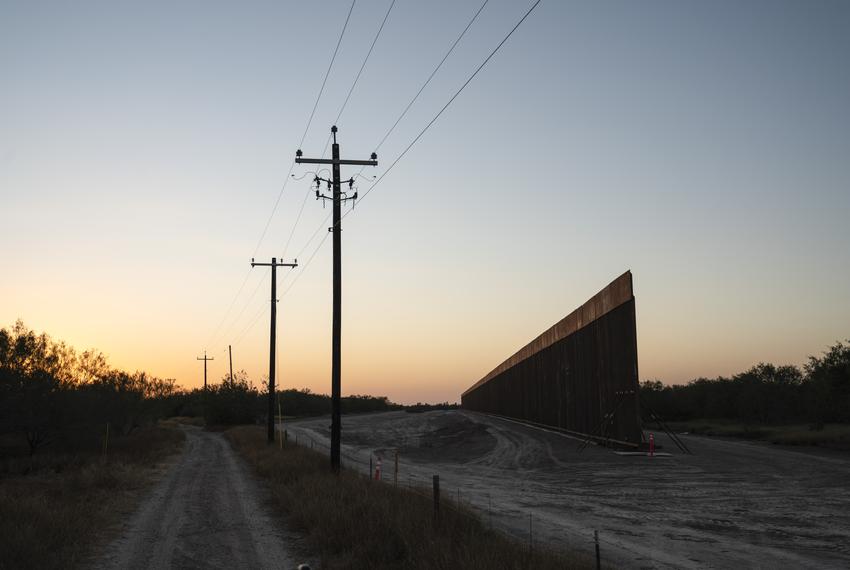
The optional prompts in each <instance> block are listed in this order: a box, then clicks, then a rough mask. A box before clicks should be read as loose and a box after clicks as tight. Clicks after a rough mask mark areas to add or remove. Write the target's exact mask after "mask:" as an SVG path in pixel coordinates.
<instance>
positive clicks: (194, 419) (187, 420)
mask: <svg viewBox="0 0 850 570" xmlns="http://www.w3.org/2000/svg"><path fill="white" fill-rule="evenodd" d="M159 425H161V426H164V427H177V426H178V425H186V426H197V427H204V425H206V422H205V421H204V418H201V417H198V416H174V417H171V418H168V419H167V420H159Z"/></svg>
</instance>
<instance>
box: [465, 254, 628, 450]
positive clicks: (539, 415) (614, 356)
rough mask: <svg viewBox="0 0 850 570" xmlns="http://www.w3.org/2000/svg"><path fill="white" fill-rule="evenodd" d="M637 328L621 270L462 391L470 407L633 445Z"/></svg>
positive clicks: (467, 407)
mask: <svg viewBox="0 0 850 570" xmlns="http://www.w3.org/2000/svg"><path fill="white" fill-rule="evenodd" d="M637 390H638V367H637V330H636V324H635V298H634V293H633V289H632V274H631V272H630V271H626V272H625V273H624V274H623V275H621V276H620V277H618V278H617V279H615V280H614V281H613V282H611V283H610V284H609V285H608V286H607V287H605V288H604V289H602V291H600V292H599V293H597V294H596V295H594V296H593V297H591V298H590V300H588V301H587V302H586V303H585V304H583V305H582V306H581V307H579V308H578V309H576V310H575V311H573V312H572V313H570V314H569V315H567V316H566V317H565V318H564V319H562V320H561V321H559V322H558V323H556V324H555V325H554V326H552V327H551V328H549V329H548V330H546V331H545V332H544V333H543V334H541V335H540V336H538V337H537V338H535V339H534V340H532V341H531V342H530V343H528V344H527V345H526V346H524V347H523V348H521V349H520V350H519V351H517V352H516V354H514V355H513V356H511V357H510V358H508V359H507V360H506V361H505V362H503V363H502V364H500V365H499V366H497V367H496V368H495V369H494V370H493V371H492V372H490V373H489V374H488V375H487V376H485V377H484V378H482V379H481V380H479V381H478V382H476V383H475V384H473V385H472V386H471V387H470V388H469V389H467V390H466V391H465V392H464V393H463V394H462V395H461V405H462V407H463V408H465V409H468V410H474V411H478V412H485V413H490V414H496V415H501V416H506V417H510V418H516V419H520V420H525V421H529V422H533V423H538V424H543V425H547V426H553V427H556V428H559V429H561V430H563V431H567V432H572V433H576V434H583V435H589V436H596V437H601V436H602V435H603V433H602V424H603V420H605V418H606V417H607V416H608V415H610V414H612V413H614V412H615V411H616V413H615V414H614V418H613V420H612V421H610V422H609V423H608V424H607V429H606V430H605V433H604V435H605V437H606V438H608V439H611V440H613V441H615V442H619V443H624V444H628V445H637V444H639V443H640V441H641V427H640V417H639V410H638V395H637Z"/></svg>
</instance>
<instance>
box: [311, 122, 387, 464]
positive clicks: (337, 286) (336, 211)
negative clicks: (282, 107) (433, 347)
mask: <svg viewBox="0 0 850 570" xmlns="http://www.w3.org/2000/svg"><path fill="white" fill-rule="evenodd" d="M336 131H337V128H336V125H334V126H333V127H331V133H333V139H334V142H333V147H332V148H333V153H332V155H331V156H332V158H330V159H326V158H302V153H301V149H298V150H297V151H296V152H295V162H296V163H297V164H330V165H332V170H333V180H327V179H324V178H319V177H318V176H316V177H315V178H314V182H315V183H316V199H317V200H318V199H320V198H321V199H324V200H331V201H333V222H334V225H333V227H331V228H328V231H331V232H333V240H334V247H333V249H334V260H333V280H334V287H333V289H334V290H333V336H332V341H331V344H332V347H333V355H332V357H331V468H332V469H333V470H334V471H335V472H338V471H339V465H340V463H339V451H340V436H341V432H342V424H341V423H340V422H341V418H340V411H341V410H340V394H341V382H340V371H341V366H342V365H341V358H340V356H341V355H340V351H341V346H340V336H341V334H340V333H341V330H342V236H341V232H342V223H341V218H342V216H341V209H342V208H341V204H342V202H344V201H345V200H355V199H356V198H357V193H356V192H355V193H354V195H353V196H347V195H346V196H343V194H344V193H343V192H341V191H340V182H341V181H340V174H339V167H340V165H342V164H346V165H352V166H377V165H378V155H377V154H375V153H374V152H373V153H372V159H371V160H342V159H340V158H339V144H337V142H336ZM321 182H325V183H327V184H328V185H332V186H333V195H332V196H325V195H324V194H321V193H320V192H319V189H318V187H319V184H320V183H321ZM347 182H348V187H349V189H351V187H352V186H353V185H354V179H353V178H351V179H349V180H347Z"/></svg>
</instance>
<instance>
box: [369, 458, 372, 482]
mask: <svg viewBox="0 0 850 570" xmlns="http://www.w3.org/2000/svg"><path fill="white" fill-rule="evenodd" d="M372 473H373V471H372V454H371V453H370V454H369V480H370V481H371V480H372V477H373V475H372Z"/></svg>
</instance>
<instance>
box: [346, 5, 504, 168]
mask: <svg viewBox="0 0 850 570" xmlns="http://www.w3.org/2000/svg"><path fill="white" fill-rule="evenodd" d="M489 1H490V0H484V3H483V4H481V7H480V8H478V11H477V12H475V14H473V16H472V19H471V20H469V23H468V24H466V27H465V28H464V29H463V31H462V32H461V33H460V35H459V36H458V37H457V39H456V40H455V41H454V43H453V44H452V46H451V47H450V48H449V51H447V52H446V55H444V56H443V59H441V60H440V63H438V64H437V67H435V68H434V71H432V72H431V75H429V76H428V79H426V80H425V83H423V84H422V87H420V88H419V91H417V92H416V95H414V96H413V99H411V100H410V103H408V104H407V107H405V108H404V111H402V112H401V115H399V117H398V119H396V120H395V123H393V126H392V127H390V130H388V131H387V133H386V134H385V135H384V137H383V138H382V139H381V142H379V143H378V146H376V147H375V151H377V150H378V149H380V148H381V145H382V144H384V141H386V140H387V138H388V137H389V136H390V134H391V133H392V132H393V131H394V130H395V128H396V126H398V124H399V122H401V120H402V119H403V118H404V116H405V115H406V114H407V112H408V111H409V110H410V108H411V107H412V106H413V104H414V103H415V102H416V100H417V99H418V98H419V95H421V94H422V91H424V90H425V88H426V87H428V84H429V83H431V80H432V79H433V78H434V76H435V75H436V74H437V72H438V71H439V70H440V68H441V67H442V66H443V63H445V62H446V60H447V59H448V58H449V56H450V55H451V54H452V52H453V51H454V49H455V47H456V46H457V44H458V43H460V40H461V39H463V36H465V35H466V32H467V30H469V28H470V27H472V23H473V22H475V20H476V18H478V14H480V13H481V11H482V10H483V9H484V6H486V5H487V2H489ZM337 122H338V120H337ZM361 172H362V170H361Z"/></svg>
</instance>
